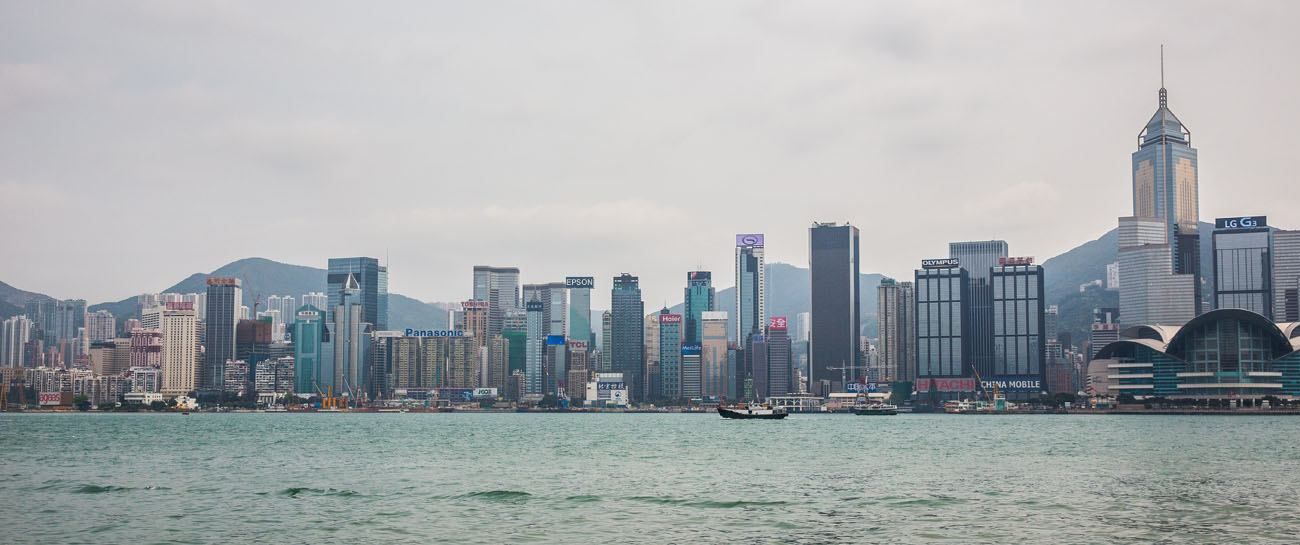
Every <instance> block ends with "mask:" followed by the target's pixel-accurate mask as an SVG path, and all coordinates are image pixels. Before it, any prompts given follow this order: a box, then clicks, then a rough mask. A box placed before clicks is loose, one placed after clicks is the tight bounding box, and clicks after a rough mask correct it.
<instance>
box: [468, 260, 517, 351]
mask: <svg viewBox="0 0 1300 545" xmlns="http://www.w3.org/2000/svg"><path fill="white" fill-rule="evenodd" d="M474 298H475V299H477V300H479V301H487V302H488V336H489V337H495V336H497V335H500V334H501V331H503V330H504V329H505V320H506V314H508V313H509V311H512V310H521V309H523V301H522V300H521V299H520V293H519V269H518V268H517V267H490V266H487V265H475V266H474Z"/></svg>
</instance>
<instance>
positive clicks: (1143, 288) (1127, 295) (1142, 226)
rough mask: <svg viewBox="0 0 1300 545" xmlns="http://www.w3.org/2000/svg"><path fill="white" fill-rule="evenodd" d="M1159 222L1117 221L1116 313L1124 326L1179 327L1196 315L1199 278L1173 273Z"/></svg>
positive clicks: (1169, 249)
mask: <svg viewBox="0 0 1300 545" xmlns="http://www.w3.org/2000/svg"><path fill="white" fill-rule="evenodd" d="M1165 228H1166V225H1165V223H1164V220H1162V219H1160V218H1140V217H1126V218H1119V230H1118V233H1117V234H1118V243H1119V277H1120V284H1119V309H1120V313H1121V314H1122V315H1123V320H1124V323H1128V324H1167V325H1182V324H1184V323H1187V321H1188V320H1191V319H1192V318H1193V317H1195V316H1196V314H1197V307H1198V306H1199V305H1198V303H1199V299H1200V298H1199V296H1198V295H1197V293H1198V291H1199V289H1198V284H1199V282H1200V280H1199V278H1198V276H1197V275H1195V274H1178V273H1176V272H1175V270H1174V269H1173V265H1172V263H1173V257H1172V255H1171V252H1172V248H1171V246H1170V244H1169V243H1168V242H1167V240H1168V239H1167V237H1166V232H1165Z"/></svg>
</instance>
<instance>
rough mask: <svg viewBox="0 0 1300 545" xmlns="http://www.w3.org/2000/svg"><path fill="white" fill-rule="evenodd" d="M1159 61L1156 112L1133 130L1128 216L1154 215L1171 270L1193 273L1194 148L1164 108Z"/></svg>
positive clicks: (1197, 203)
mask: <svg viewBox="0 0 1300 545" xmlns="http://www.w3.org/2000/svg"><path fill="white" fill-rule="evenodd" d="M1160 64H1161V67H1160V72H1161V74H1160V80H1161V81H1160V93H1159V103H1158V106H1157V107H1156V113H1155V114H1154V115H1152V116H1151V119H1150V120H1149V121H1147V123H1146V125H1145V126H1144V127H1143V128H1142V132H1140V133H1139V134H1138V149H1137V151H1134V152H1133V216H1134V217H1138V218H1156V219H1159V220H1160V222H1161V223H1162V224H1163V226H1164V227H1163V229H1162V232H1163V235H1164V236H1163V238H1164V240H1163V242H1164V243H1166V244H1169V247H1170V254H1171V258H1172V259H1173V262H1172V268H1173V271H1174V273H1175V274H1195V273H1196V271H1197V269H1199V263H1200V259H1199V242H1198V241H1197V225H1198V223H1199V221H1200V200H1199V196H1198V192H1199V180H1198V175H1197V165H1196V155H1197V154H1196V148H1193V147H1192V132H1191V131H1190V130H1188V129H1187V127H1186V126H1184V125H1183V122H1182V121H1179V120H1178V117H1177V116H1175V115H1174V113H1173V112H1172V111H1170V110H1169V96H1168V92H1167V91H1165V86H1164V58H1163V52H1162V54H1161V60H1160ZM1121 278H1123V275H1122V274H1121Z"/></svg>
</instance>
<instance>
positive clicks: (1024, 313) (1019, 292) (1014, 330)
mask: <svg viewBox="0 0 1300 545" xmlns="http://www.w3.org/2000/svg"><path fill="white" fill-rule="evenodd" d="M990 283H991V285H992V294H993V365H991V366H990V367H989V368H988V369H980V370H979V371H980V377H981V378H983V379H985V380H986V381H995V382H997V384H999V387H1000V389H1001V390H1002V391H1003V393H1004V394H1006V396H1007V399H1011V400H1028V399H1033V398H1037V397H1038V396H1039V394H1041V393H1042V392H1045V391H1046V384H1047V365H1046V346H1047V325H1046V308H1045V305H1044V303H1043V293H1044V291H1043V290H1044V286H1043V268H1042V267H1039V266H1038V265H1032V264H1023V265H1020V264H1017V265H1011V264H1007V265H1004V266H997V267H993V269H992V276H991V277H990ZM1003 385H1005V387H1003Z"/></svg>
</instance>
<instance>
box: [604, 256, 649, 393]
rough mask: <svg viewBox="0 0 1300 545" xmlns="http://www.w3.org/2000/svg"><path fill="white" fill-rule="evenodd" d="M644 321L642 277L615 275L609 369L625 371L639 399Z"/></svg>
mask: <svg viewBox="0 0 1300 545" xmlns="http://www.w3.org/2000/svg"><path fill="white" fill-rule="evenodd" d="M644 322H645V302H644V301H642V300H641V283H640V280H639V279H637V277H635V276H632V275H630V274H627V273H623V274H621V275H619V276H616V277H614V286H613V288H612V289H611V290H610V343H609V344H610V348H609V351H610V364H611V366H610V367H611V369H610V370H611V371H612V372H615V373H622V374H623V380H624V382H626V384H627V387H628V392H629V393H630V395H631V396H633V397H632V400H633V401H637V400H639V399H640V398H641V396H642V393H643V392H644V390H642V388H643V387H644V384H643V381H642V374H643V371H644V369H643V368H644V366H645V360H644V357H645V353H644V346H643V343H642V336H643V335H644V334H645V331H644V329H643V327H644Z"/></svg>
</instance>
